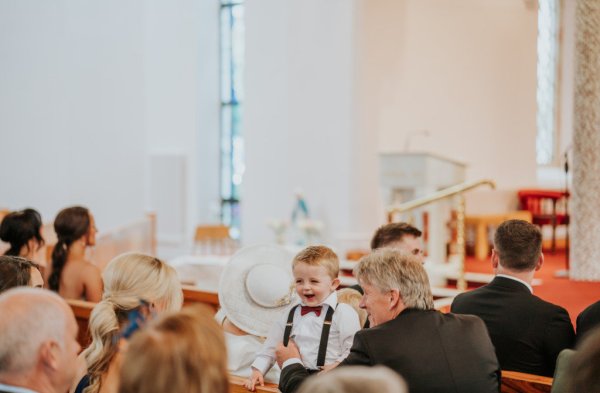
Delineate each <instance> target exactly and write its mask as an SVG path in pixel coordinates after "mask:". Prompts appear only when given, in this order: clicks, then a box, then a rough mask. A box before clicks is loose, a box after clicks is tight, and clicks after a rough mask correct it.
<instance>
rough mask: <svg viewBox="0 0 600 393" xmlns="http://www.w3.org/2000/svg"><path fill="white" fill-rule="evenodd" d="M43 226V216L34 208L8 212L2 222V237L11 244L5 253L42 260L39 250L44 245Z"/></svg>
mask: <svg viewBox="0 0 600 393" xmlns="http://www.w3.org/2000/svg"><path fill="white" fill-rule="evenodd" d="M41 228H42V217H41V216H40V213H38V212H37V211H35V210H33V209H24V210H19V211H15V212H12V213H9V214H7V215H6V216H5V217H4V219H3V220H2V224H0V239H2V241H4V242H6V243H9V244H10V248H9V249H8V250H7V251H6V252H5V253H4V255H9V256H15V257H22V258H26V259H28V260H30V261H36V262H41V261H40V258H39V255H38V251H39V250H40V249H41V248H42V247H43V246H44V238H42V234H41V233H40V230H41Z"/></svg>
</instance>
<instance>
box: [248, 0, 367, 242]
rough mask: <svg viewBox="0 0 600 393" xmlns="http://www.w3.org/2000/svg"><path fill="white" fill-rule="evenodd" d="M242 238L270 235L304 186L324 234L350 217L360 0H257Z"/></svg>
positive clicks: (343, 227)
mask: <svg viewBox="0 0 600 393" xmlns="http://www.w3.org/2000/svg"><path fill="white" fill-rule="evenodd" d="M246 4H247V6H246V7H247V8H246V10H247V11H246V16H247V18H246V90H245V94H246V96H245V106H244V111H245V124H244V137H245V143H246V168H247V169H246V173H245V175H244V181H243V184H242V187H243V188H242V203H243V205H242V238H243V240H244V242H245V243H247V244H249V243H255V242H263V241H272V240H273V236H272V235H271V233H270V231H269V229H268V228H267V226H266V221H267V220H268V219H269V218H279V219H289V218H290V215H291V212H292V208H293V204H294V191H295V189H296V188H298V187H300V188H302V189H303V190H304V194H305V197H306V199H307V201H308V204H309V209H310V210H311V213H312V215H313V217H314V218H316V219H319V220H323V221H324V222H325V224H326V225H327V228H326V236H327V237H329V238H330V237H331V235H332V234H335V233H339V232H340V231H347V230H348V229H349V227H350V226H351V223H352V217H351V215H350V214H349V213H350V196H351V195H352V193H353V192H354V187H353V185H355V184H356V180H357V179H355V178H354V176H353V173H354V172H353V168H354V167H355V166H354V163H353V161H352V159H353V156H352V153H353V148H354V144H355V143H356V140H355V138H354V135H353V133H354V131H353V128H352V127H353V125H352V118H351V113H352V109H353V98H352V94H353V90H352V89H353V83H352V81H353V67H352V63H353V59H354V49H353V45H354V44H353V35H354V31H353V26H354V23H353V21H354V14H353V13H354V1H348V0H333V1H325V2H324V1H322V0H289V1H280V0H249V1H247V3H246Z"/></svg>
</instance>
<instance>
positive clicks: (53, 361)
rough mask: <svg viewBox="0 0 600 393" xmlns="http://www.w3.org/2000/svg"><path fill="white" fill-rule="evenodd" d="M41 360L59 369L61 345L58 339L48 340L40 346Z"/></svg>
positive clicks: (44, 363) (50, 366)
mask: <svg viewBox="0 0 600 393" xmlns="http://www.w3.org/2000/svg"><path fill="white" fill-rule="evenodd" d="M39 353H40V355H39V356H40V361H41V362H42V364H43V365H44V366H45V367H48V368H50V369H52V370H58V369H59V367H60V364H59V363H60V362H59V354H60V346H59V345H58V343H57V342H56V341H46V342H44V343H42V345H41V346H40V352H39Z"/></svg>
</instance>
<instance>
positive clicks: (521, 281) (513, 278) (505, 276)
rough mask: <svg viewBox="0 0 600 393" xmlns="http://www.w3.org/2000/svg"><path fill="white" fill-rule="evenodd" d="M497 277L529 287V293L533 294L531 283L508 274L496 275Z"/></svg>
mask: <svg viewBox="0 0 600 393" xmlns="http://www.w3.org/2000/svg"><path fill="white" fill-rule="evenodd" d="M496 277H504V278H509V279H511V280H514V281H517V282H520V283H521V284H523V285H525V286H526V287H527V289H529V292H531V293H533V288H532V286H531V285H529V283H526V282H525V281H523V280H521V279H520V278H517V277H514V276H509V275H508V274H496Z"/></svg>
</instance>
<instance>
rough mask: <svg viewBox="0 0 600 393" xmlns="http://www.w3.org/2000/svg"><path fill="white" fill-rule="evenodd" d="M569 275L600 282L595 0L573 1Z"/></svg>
mask: <svg viewBox="0 0 600 393" xmlns="http://www.w3.org/2000/svg"><path fill="white" fill-rule="evenodd" d="M575 40H576V43H575V45H576V47H575V112H574V117H573V186H572V198H571V223H572V224H571V239H572V241H571V269H570V270H571V272H570V273H571V278H573V279H575V280H587V281H600V1H598V0H577V11H576V37H575Z"/></svg>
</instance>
